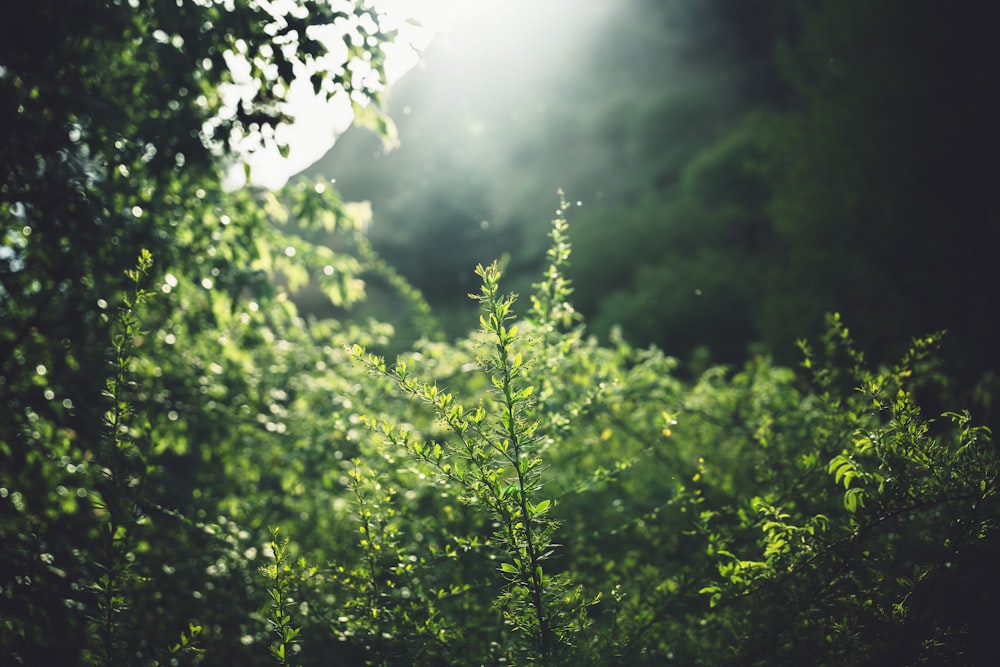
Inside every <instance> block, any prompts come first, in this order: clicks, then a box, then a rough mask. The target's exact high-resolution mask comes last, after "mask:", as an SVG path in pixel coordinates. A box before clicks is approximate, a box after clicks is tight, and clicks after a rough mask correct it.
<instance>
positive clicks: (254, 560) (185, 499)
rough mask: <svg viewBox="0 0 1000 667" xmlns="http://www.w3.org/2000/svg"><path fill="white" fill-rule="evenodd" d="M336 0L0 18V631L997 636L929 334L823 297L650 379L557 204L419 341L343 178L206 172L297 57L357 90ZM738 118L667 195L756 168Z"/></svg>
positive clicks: (661, 367)
mask: <svg viewBox="0 0 1000 667" xmlns="http://www.w3.org/2000/svg"><path fill="white" fill-rule="evenodd" d="M140 4H141V6H138V7H136V6H133V5H140ZM331 7H332V6H331V5H328V4H327V3H321V2H311V1H306V0H301V1H299V2H296V3H292V4H288V5H286V6H285V9H284V10H279V6H278V4H277V3H276V4H275V5H270V4H267V3H253V2H248V3H243V2H233V3H215V2H207V1H206V2H182V3H176V2H167V1H164V2H159V1H157V2H150V3H145V4H142V3H120V2H110V1H109V2H102V3H91V2H72V3H57V2H36V3H33V4H31V5H26V6H25V11H26V12H27V14H26V16H27V19H26V23H25V24H24V26H23V29H22V30H15V29H14V27H13V24H12V23H11V22H8V23H5V24H3V28H2V31H3V33H2V34H0V104H2V107H0V113H2V114H4V116H3V118H4V119H5V120H8V121H9V123H8V125H7V128H8V130H7V131H6V132H7V133H6V134H4V135H3V136H2V138H0V141H2V143H0V157H2V160H3V164H4V165H5V167H7V169H8V173H7V175H6V177H5V180H4V181H3V182H2V185H0V222H2V230H3V241H2V245H0V314H2V318H3V328H2V331H0V346H2V355H0V364H2V368H3V375H2V380H0V541H2V544H3V549H2V551H0V655H2V656H3V661H4V664H6V663H7V662H10V663H11V664H27V665H35V664H67V665H72V664H95V665H125V664H210V665H215V664H218V665H236V664H239V665H258V664H260V665H264V664H273V663H275V662H277V663H278V664H303V665H320V664H323V665H329V664H334V665H358V664H375V665H467V664H545V665H558V664H577V665H618V664H621V665H659V664H665V663H666V664H669V663H671V662H676V663H677V664H704V665H724V664H734V665H735V664H741V665H757V664H759V665H763V664H830V665H834V664H836V665H840V664H858V665H860V664H872V665H875V664H887V663H891V664H969V665H978V664H990V659H991V657H992V654H993V649H992V645H991V639H992V638H991V637H990V631H991V629H992V628H991V625H990V621H991V619H992V616H991V613H990V608H991V604H992V601H993V600H994V599H995V597H996V595H997V593H998V590H1000V581H998V575H997V571H996V567H995V563H996V561H997V557H998V556H1000V541H998V536H997V533H996V530H997V525H996V521H997V518H998V516H997V513H998V508H997V491H998V483H1000V461H998V458H997V450H996V448H995V446H994V444H993V442H992V440H991V434H990V432H989V430H988V429H987V428H985V427H984V426H981V425H979V424H980V423H981V421H980V420H978V419H977V418H976V417H975V416H974V415H972V414H970V413H969V412H966V411H964V410H963V409H962V407H961V405H946V406H943V407H941V404H942V402H944V401H947V400H949V398H948V397H949V396H950V395H951V394H950V393H949V392H946V391H942V388H941V385H942V384H947V383H948V382H949V380H948V376H947V374H946V373H945V371H944V370H943V369H942V365H941V363H940V358H939V355H938V352H937V348H938V345H939V342H940V336H939V335H938V334H929V335H921V336H920V337H918V338H916V339H912V340H910V341H909V342H908V343H904V344H903V347H904V350H903V352H902V353H901V354H900V355H899V356H898V361H895V360H892V359H890V360H888V361H887V362H885V363H871V362H870V361H868V359H866V355H865V354H863V353H862V352H860V351H859V346H858V345H857V344H856V343H855V342H854V340H853V339H852V336H851V334H850V333H849V332H848V330H847V328H846V326H845V324H844V323H843V322H842V321H841V319H840V318H839V317H838V316H835V315H830V316H828V318H827V321H826V328H825V333H824V334H821V335H817V336H816V337H814V340H813V342H812V343H806V342H802V343H801V344H800V352H799V354H800V357H799V358H800V360H801V370H793V369H792V368H790V367H788V366H783V365H779V364H776V363H775V362H773V361H772V360H771V358H770V357H769V356H767V355H763V354H759V355H753V356H750V357H749V358H747V359H745V360H743V361H741V362H739V363H733V364H731V365H729V366H718V365H711V364H704V367H703V368H701V369H698V370H697V372H694V371H692V370H691V369H692V368H693V366H691V365H688V366H687V368H686V369H685V372H683V373H682V372H681V370H682V368H681V367H682V364H681V362H680V361H678V360H677V359H676V358H674V357H671V356H667V355H666V354H664V353H663V352H662V351H661V350H659V349H657V348H656V347H649V348H645V347H637V346H635V345H634V344H632V343H630V342H629V341H628V340H627V339H626V338H625V337H623V336H622V335H620V334H619V333H617V332H615V331H614V330H610V329H609V333H608V335H607V336H604V337H602V338H598V337H596V336H593V335H591V333H590V331H589V329H588V328H587V326H586V323H585V321H584V319H583V317H582V316H581V315H580V314H579V313H578V311H577V310H576V309H575V308H574V306H573V305H572V302H573V296H574V294H573V289H574V287H573V282H572V281H571V280H570V274H569V268H570V264H569V260H570V247H571V246H570V237H569V225H568V223H567V216H568V214H569V213H570V212H571V211H572V212H574V213H576V214H577V215H579V216H584V215H593V214H592V213H584V211H587V210H588V209H583V210H580V209H577V208H571V207H570V206H569V205H568V204H567V203H566V202H565V201H560V202H559V206H558V208H557V211H556V215H555V220H554V221H553V222H552V225H551V227H550V234H549V237H548V239H547V241H546V245H547V247H548V250H547V251H546V253H545V257H544V262H543V263H542V265H541V267H539V268H538V272H537V274H536V276H535V277H534V278H533V279H532V282H533V284H531V285H526V286H525V287H526V289H524V290H522V291H523V292H524V294H522V295H521V296H515V295H513V294H510V293H509V292H508V291H507V288H506V285H507V283H506V276H505V275H504V270H503V269H502V268H501V265H500V264H497V263H492V264H491V263H488V262H486V261H484V262H483V263H482V264H480V265H479V266H478V268H475V269H474V266H475V263H474V262H473V263H472V264H471V265H470V266H469V267H468V273H469V276H470V279H469V289H468V290H467V291H471V292H474V293H473V295H472V296H473V297H474V301H475V302H476V303H477V304H478V307H479V309H480V317H479V320H478V321H479V326H478V327H476V326H472V328H471V331H470V332H469V333H468V334H466V335H462V336H459V337H457V338H455V339H454V340H450V341H449V340H446V339H445V338H444V337H443V336H441V335H440V333H439V331H438V329H439V327H438V326H437V325H436V324H435V323H434V321H433V317H432V315H433V313H432V312H431V311H430V309H429V307H428V305H427V303H426V302H425V301H424V300H423V297H422V296H421V294H420V293H419V292H418V291H417V290H415V289H414V288H412V287H411V286H410V285H409V284H408V283H407V282H406V280H405V279H404V278H402V277H401V276H400V274H399V273H397V272H396V271H395V270H394V269H393V268H392V267H391V266H389V265H388V264H387V263H386V262H385V261H384V260H382V259H381V258H380V257H379V256H378V255H377V254H376V252H375V251H374V250H373V247H372V244H371V240H370V238H369V236H368V234H367V229H368V227H369V224H370V222H371V221H370V217H371V210H370V208H369V207H367V206H366V205H364V204H351V203H345V202H344V201H342V200H341V199H340V197H339V195H338V194H337V193H336V192H334V191H333V190H332V189H331V187H330V185H329V184H328V183H327V182H323V181H308V180H302V181H299V182H296V183H293V184H292V185H290V186H288V187H287V188H285V189H283V190H282V191H280V192H275V193H272V192H263V191H258V190H253V189H242V190H238V191H235V192H227V191H225V190H224V189H223V188H221V187H220V185H219V182H220V178H219V168H220V166H228V165H229V164H230V163H231V162H233V161H237V160H238V159H239V156H240V151H241V150H242V149H243V148H241V146H243V142H244V141H246V140H248V141H250V143H251V144H255V143H259V142H267V141H270V140H273V134H272V130H273V128H274V127H275V126H276V125H278V124H279V123H281V122H282V121H283V113H284V110H283V108H282V106H281V104H280V102H281V99H282V97H283V96H284V94H285V93H286V92H287V87H288V84H289V80H290V77H291V76H292V75H293V74H298V73H299V70H298V69H297V68H300V67H301V68H306V69H305V71H306V72H310V71H311V70H310V69H309V68H314V70H315V71H313V72H312V73H314V74H315V75H316V76H315V78H314V79H313V81H314V83H315V84H316V86H317V88H318V90H319V91H320V92H325V93H327V94H330V95H338V94H340V95H350V96H353V98H354V99H355V101H356V102H357V104H358V105H359V109H362V108H365V109H377V108H379V105H380V104H381V97H380V95H381V68H382V55H381V44H382V43H383V42H384V40H386V39H389V38H390V35H389V34H388V33H387V32H386V31H384V30H383V28H382V27H381V21H382V17H380V16H379V15H378V14H377V13H376V12H374V11H373V10H371V9H369V8H367V7H365V6H364V5H363V4H361V3H359V4H358V5H354V4H353V3H345V4H344V8H343V10H342V11H339V10H334V9H332V8H331ZM831 11H832V10H831ZM315 23H328V24H331V25H332V26H333V27H334V28H336V29H337V30H339V31H340V33H343V35H344V37H343V43H344V46H345V49H344V51H343V52H342V53H332V54H328V55H327V56H326V57H324V56H323V53H322V51H323V49H325V48H326V47H323V46H321V45H320V44H319V43H318V42H313V41H311V38H310V37H309V36H310V30H311V29H310V28H307V24H310V25H311V24H315ZM824 34H829V33H824ZM845 34H846V33H845ZM227 53H228V54H230V55H228V56H227V55H226V54H227ZM239 56H242V57H243V58H244V59H246V60H247V61H248V62H250V63H252V66H251V79H252V81H255V82H256V83H254V84H252V85H251V87H250V88H244V89H241V90H242V93H241V94H243V95H244V97H243V98H241V99H239V100H237V102H235V103H234V104H229V103H227V102H226V101H225V100H226V95H228V94H229V93H227V92H226V91H227V90H231V89H229V88H227V85H228V84H229V83H230V74H228V72H229V69H228V65H227V61H230V60H232V59H233V58H236V59H238V58H239ZM351 63H355V64H351ZM361 63H363V64H361ZM124 101H127V102H128V103H127V104H126V103H123V102H124ZM365 104H367V105H369V106H367V107H364V106H363V105H365ZM692 114H693V115H695V116H697V115H698V114H697V113H695V112H694V111H692ZM753 122H756V121H753ZM803 123H805V121H803ZM381 127H382V129H383V131H385V127H386V126H385V123H384V121H383V122H382V124H381ZM739 127H740V129H739V130H738V131H735V132H733V133H729V134H727V135H726V136H725V137H724V138H723V139H719V140H718V141H717V142H716V140H714V139H713V144H712V148H711V150H709V149H704V150H702V148H699V149H698V154H699V157H698V159H697V160H696V161H695V163H693V166H691V167H690V174H691V175H689V176H686V177H685V179H684V183H685V185H684V186H683V187H684V188H685V192H688V193H689V194H682V193H679V194H678V197H679V201H681V202H682V203H679V204H676V205H677V206H681V207H683V206H687V205H689V204H690V200H688V199H686V197H688V196H689V195H690V196H693V197H695V196H696V197H702V195H699V194H697V193H698V192H700V190H699V187H700V186H699V183H700V182H703V181H701V180H700V179H702V178H709V179H710V180H713V179H716V178H718V179H721V180H722V181H725V182H727V183H730V184H731V186H732V191H733V192H734V193H738V192H743V190H742V189H741V188H743V186H746V189H747V190H749V191H755V188H757V186H758V185H759V183H757V182H756V181H754V182H753V183H750V184H747V183H745V180H744V179H743V176H744V175H743V174H741V173H739V172H738V170H737V173H735V174H734V173H733V172H732V171H731V170H730V168H731V167H732V163H731V162H728V161H727V160H728V159H729V158H726V159H723V158H725V157H726V156H729V157H732V156H733V155H746V154H747V153H748V152H750V153H753V151H754V150H756V149H755V148H754V147H753V144H754V142H755V141H757V135H755V134H754V133H753V132H752V131H751V128H752V127H754V125H753V124H752V122H751V121H749V120H748V121H747V122H746V123H743V124H740V126H739ZM269 128H271V129H269ZM404 140H405V137H404ZM831 141H832V139H831ZM243 147H244V148H245V146H243ZM816 159H817V160H818V159H819V157H817V158H816ZM831 159H832V158H831ZM699 165H700V166H699ZM699 174H700V175H699ZM730 177H732V178H731V179H730ZM713 187H716V186H713ZM727 187H728V186H727ZM735 196H736V195H735V194H734V197H735ZM803 197H805V195H803ZM710 200H711V197H709V196H708V195H707V192H706V193H705V194H704V201H703V203H706V204H707V203H708V202H709V201H710ZM685 202H686V203H685ZM647 204H648V205H649V206H650V207H653V208H656V207H655V206H654V205H653V203H651V202H647ZM664 205H666V204H664ZM793 208H794V207H791V206H789V207H787V208H785V209H782V210H783V211H784V213H783V214H782V215H791V214H790V211H791V210H793ZM805 208H807V207H805V205H804V204H803V207H802V208H801V209H799V208H795V210H804V209H805ZM726 211H727V212H726V216H725V219H726V220H729V221H730V222H732V221H736V222H739V221H748V220H749V218H750V217H752V216H749V214H748V216H749V217H747V216H744V213H745V211H743V209H740V208H739V207H736V206H734V207H729V208H727V209H726ZM824 213H829V212H828V211H824ZM804 214H805V213H803V215H804ZM817 215H818V214H817ZM637 219H638V218H637ZM782 219H783V220H784V219H785V218H782ZM716 221H718V219H716ZM626 222H627V221H626ZM740 224H742V223H740ZM787 224H789V225H790V224H791V219H790V218H788V222H787ZM816 224H817V225H819V223H818V222H817V223H816ZM625 228H626V229H627V226H626V227H625ZM717 231H718V232H719V233H720V234H722V235H723V236H724V235H725V230H724V229H722V227H719V228H718V230H717ZM592 232H593V230H591V233H592ZM678 233H681V232H678ZM623 242H624V239H623ZM692 243H693V241H692ZM695 245H696V244H695ZM603 247H604V249H605V251H606V253H605V256H604V257H603V258H602V260H601V261H607V262H613V261H615V255H614V253H613V251H614V250H615V246H614V244H613V243H610V242H605V243H604V246H603ZM511 261H512V263H514V264H515V265H516V261H515V260H511ZM720 261H722V260H720ZM588 265H589V266H592V267H596V266H599V262H597V261H592V262H589V263H588ZM734 271H735V269H734ZM477 280H478V282H479V285H477V284H476V281H477ZM522 282H523V281H522ZM652 284H654V285H655V284H656V283H655V281H654V282H653V283H652ZM306 303H308V304H312V305H311V307H310V308H309V313H310V314H309V315H308V316H306V315H304V314H303V312H304V309H302V308H300V306H301V304H306ZM317 303H320V304H321V306H322V307H317V306H316V305H315V304H317ZM624 305H627V304H623V307H624ZM387 313H392V314H393V321H392V322H391V323H389V322H385V321H379V320H378V319H376V318H375V317H373V315H382V316H385V315H386V314H387ZM736 315H737V316H738V315H739V314H736ZM718 317H720V318H725V317H734V315H733V314H731V313H721V314H719V315H718ZM470 324H471V325H475V320H471V321H470ZM861 324H864V325H865V326H868V325H869V324H871V323H868V322H862V323H861ZM733 326H735V325H733ZM872 326H874V325H872ZM398 332H405V334H403V335H401V334H400V333H398ZM914 333H920V332H914ZM414 339H415V340H414ZM386 357H388V361H387V360H386ZM928 403H930V404H931V405H934V406H937V407H934V408H931V409H928V408H927V407H925V406H926V405H927V404H928Z"/></svg>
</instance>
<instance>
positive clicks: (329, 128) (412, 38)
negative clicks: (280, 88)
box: [226, 0, 500, 189]
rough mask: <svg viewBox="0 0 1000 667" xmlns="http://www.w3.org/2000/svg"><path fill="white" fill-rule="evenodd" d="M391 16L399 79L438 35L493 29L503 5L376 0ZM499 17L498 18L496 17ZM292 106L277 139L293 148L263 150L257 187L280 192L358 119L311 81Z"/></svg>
mask: <svg viewBox="0 0 1000 667" xmlns="http://www.w3.org/2000/svg"><path fill="white" fill-rule="evenodd" d="M374 4H375V6H376V7H377V8H378V9H379V10H380V11H382V12H384V16H385V18H386V28H388V29H390V30H395V31H396V32H397V33H398V36H397V39H396V41H395V42H394V43H392V44H387V45H386V47H385V48H386V77H387V79H388V81H389V83H390V84H391V83H393V82H395V81H397V80H398V79H399V78H400V77H401V76H403V75H404V74H405V73H406V72H408V71H409V70H410V69H412V68H413V67H414V66H415V65H416V64H417V63H418V62H419V60H420V53H421V52H422V51H423V50H424V49H426V48H427V46H428V45H429V44H430V43H431V41H432V40H433V39H434V38H435V36H437V35H448V34H450V33H453V32H455V31H458V29H459V26H461V27H462V28H464V29H468V28H470V27H472V26H479V27H481V26H483V25H489V21H488V20H485V21H484V19H489V18H490V17H491V16H493V15H495V14H496V12H497V11H498V9H499V7H500V3H499V2H498V1H497V0H473V1H468V0H466V1H460V0H375V3H374ZM494 18H495V17H494ZM333 39H339V37H334V38H333ZM289 103H290V106H291V109H292V114H293V116H294V117H295V122H294V123H293V124H291V125H286V126H282V127H280V128H278V131H277V134H276V139H277V140H278V141H280V142H284V143H286V144H287V145H288V146H289V154H288V157H282V156H281V155H279V154H278V152H277V150H276V149H271V150H261V151H258V152H257V153H255V154H253V155H251V156H249V157H248V158H247V162H248V163H249V165H250V170H251V177H250V180H251V183H252V184H254V185H258V186H262V187H267V188H272V189H273V188H279V187H281V186H282V185H284V183H285V182H287V180H288V179H289V178H290V177H291V176H292V175H294V174H296V173H298V172H299V171H301V170H302V169H304V168H306V167H308V166H309V165H310V164H312V163H313V162H315V161H316V160H318V159H319V158H321V157H322V156H323V155H324V154H325V153H326V152H327V151H329V150H330V148H331V147H332V146H333V143H334V141H336V138H337V137H338V136H339V135H340V134H342V133H343V132H344V131H345V130H346V129H347V128H348V127H349V126H350V125H351V122H352V119H353V114H352V110H351V104H350V100H348V99H347V98H346V97H345V96H343V95H338V96H335V97H334V98H333V99H331V100H325V99H323V98H322V97H320V96H317V95H316V94H315V93H314V92H313V89H312V86H311V84H310V83H309V82H308V81H306V80H300V81H296V82H295V83H293V84H292V86H291V89H290V90H289ZM226 181H227V185H228V186H229V187H240V186H242V185H244V181H245V178H244V174H243V168H242V166H237V167H236V168H234V169H232V170H231V171H230V173H229V174H228V175H227V178H226Z"/></svg>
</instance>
